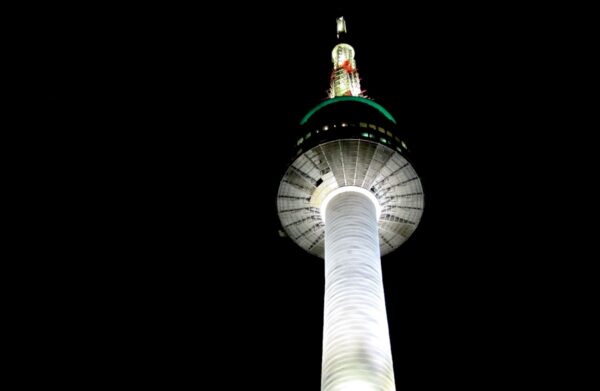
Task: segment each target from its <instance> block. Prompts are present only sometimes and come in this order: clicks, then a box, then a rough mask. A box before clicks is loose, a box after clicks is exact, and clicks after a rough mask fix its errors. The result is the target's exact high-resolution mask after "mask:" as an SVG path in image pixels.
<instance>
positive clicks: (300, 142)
mask: <svg viewBox="0 0 600 391" xmlns="http://www.w3.org/2000/svg"><path fill="white" fill-rule="evenodd" d="M303 142H304V137H300V138H299V139H298V142H297V143H296V145H300V144H302V143H303Z"/></svg>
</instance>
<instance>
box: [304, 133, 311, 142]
mask: <svg viewBox="0 0 600 391" xmlns="http://www.w3.org/2000/svg"><path fill="white" fill-rule="evenodd" d="M310 135H311V133H310V132H308V133H306V136H304V137H305V138H306V139H307V140H308V139H309V138H310Z"/></svg>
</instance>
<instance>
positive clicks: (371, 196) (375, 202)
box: [320, 186, 381, 222]
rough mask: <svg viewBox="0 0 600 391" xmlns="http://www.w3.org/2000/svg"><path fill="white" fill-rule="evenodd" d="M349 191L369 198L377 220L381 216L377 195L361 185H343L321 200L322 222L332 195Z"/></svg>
mask: <svg viewBox="0 0 600 391" xmlns="http://www.w3.org/2000/svg"><path fill="white" fill-rule="evenodd" d="M349 191H353V192H356V193H360V194H364V195H366V196H367V198H369V199H370V200H371V202H373V205H375V211H376V216H377V220H379V217H380V216H381V205H379V201H378V200H377V197H375V194H373V193H371V192H370V191H369V190H367V189H364V188H362V187H358V186H343V187H338V188H337V189H335V190H333V191H332V192H331V193H329V194H327V197H325V198H324V199H323V202H322V203H321V207H320V210H321V218H322V219H323V222H325V213H326V211H327V205H328V204H329V202H330V201H331V200H332V199H333V197H335V196H336V195H338V194H340V193H346V192H349Z"/></svg>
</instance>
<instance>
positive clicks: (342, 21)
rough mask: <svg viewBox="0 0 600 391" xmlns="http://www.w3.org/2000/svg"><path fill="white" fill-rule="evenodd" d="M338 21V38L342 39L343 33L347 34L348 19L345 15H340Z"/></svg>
mask: <svg viewBox="0 0 600 391" xmlns="http://www.w3.org/2000/svg"><path fill="white" fill-rule="evenodd" d="M336 23H337V37H338V39H340V36H341V35H342V34H346V33H347V31H346V20H345V19H344V17H343V16H340V17H339V18H337V19H336Z"/></svg>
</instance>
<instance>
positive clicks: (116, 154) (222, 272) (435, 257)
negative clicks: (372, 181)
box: [38, 5, 555, 390]
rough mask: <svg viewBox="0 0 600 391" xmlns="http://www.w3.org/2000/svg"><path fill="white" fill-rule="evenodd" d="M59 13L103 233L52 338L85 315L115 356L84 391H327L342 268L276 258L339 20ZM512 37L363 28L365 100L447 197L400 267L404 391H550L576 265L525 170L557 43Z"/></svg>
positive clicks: (254, 11)
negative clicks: (279, 205)
mask: <svg viewBox="0 0 600 391" xmlns="http://www.w3.org/2000/svg"><path fill="white" fill-rule="evenodd" d="M51 11H52V12H53V13H52V15H53V16H54V15H56V16H55V17H51V18H47V19H46V20H45V21H44V23H43V24H41V25H40V26H42V27H40V30H42V31H44V34H43V35H42V36H41V38H40V40H41V45H40V49H39V52H38V53H39V56H40V61H41V62H42V63H43V64H44V66H43V67H41V69H40V72H41V77H40V88H39V90H40V94H39V100H40V103H41V105H42V106H44V108H45V110H43V111H42V114H43V116H44V117H45V118H46V119H47V121H48V124H50V125H51V126H50V128H51V129H54V133H53V137H56V139H58V140H59V144H60V148H59V149H58V151H59V152H60V153H59V154H60V155H63V156H64V153H67V154H69V156H71V154H72V156H73V157H76V158H74V159H72V160H69V161H68V162H66V163H64V166H63V165H62V164H61V167H64V168H65V170H66V171H63V173H62V174H61V180H60V181H59V182H60V183H61V184H63V182H64V184H65V186H69V188H71V186H75V187H76V188H77V189H78V190H77V194H81V195H82V196H81V197H78V199H79V200H80V199H84V200H85V201H83V202H82V204H81V205H80V206H79V207H78V210H80V216H78V217H77V219H76V220H77V221H78V222H81V224H82V226H86V227H87V226H89V225H90V222H91V223H92V225H93V226H94V229H93V231H91V232H90V233H89V234H88V235H86V234H83V235H82V234H81V232H79V233H77V235H76V237H77V238H78V242H79V243H81V248H79V249H78V250H76V251H75V254H70V255H78V258H79V261H78V263H77V264H76V265H77V267H73V265H74V264H73V263H71V260H70V259H69V260H65V261H64V263H61V264H60V265H59V266H58V267H57V269H59V270H60V271H61V272H58V273H59V274H60V275H61V278H60V279H59V281H61V282H60V283H59V284H57V286H56V287H55V288H53V289H58V290H59V291H61V292H62V293H61V294H60V299H57V300H56V301H57V302H60V303H61V304H60V308H61V310H57V311H50V312H49V314H50V315H49V316H50V317H52V318H53V319H55V320H56V322H58V323H61V322H63V321H64V319H65V318H64V317H65V316H76V317H77V318H78V319H79V320H78V324H80V325H81V328H79V329H78V330H77V331H73V332H74V333H79V334H81V336H80V338H79V339H78V340H79V341H80V342H79V345H78V347H77V349H73V350H76V351H77V352H80V354H82V355H85V356H87V355H88V354H90V352H91V353H92V354H93V353H94V352H97V353H98V356H97V357H102V358H100V359H95V360H94V363H93V364H92V363H90V364H89V365H86V364H81V363H78V364H76V365H77V367H81V369H80V371H81V373H83V374H86V375H85V376H83V377H84V380H82V381H83V383H82V384H95V383H104V382H107V383H109V384H112V383H114V382H115V381H116V379H117V378H118V377H119V376H121V375H125V377H126V378H127V379H128V383H130V384H136V383H138V382H144V383H148V384H153V383H155V382H156V383H161V384H168V385H170V386H172V388H175V386H174V385H173V383H178V382H186V383H191V384H192V385H193V386H194V387H197V388H198V387H199V388H200V389H203V388H204V387H206V386H207V383H208V382H209V379H210V382H213V381H216V382H220V383H221V384H222V385H221V386H220V387H216V389H235V388H237V387H236V386H234V385H233V383H236V384H237V383H238V382H242V383H246V384H247V387H248V388H250V387H252V388H258V389H263V390H271V389H272V390H287V389H302V390H314V389H318V387H319V382H320V365H321V362H320V360H321V340H322V335H321V332H322V310H323V286H324V279H323V264H322V261H321V260H319V259H317V258H314V257H312V256H310V255H308V254H306V253H303V252H302V250H300V249H299V248H297V247H296V246H295V245H294V244H293V243H292V242H291V241H289V240H288V239H282V238H280V237H279V236H278V233H277V232H278V228H279V226H278V221H277V216H276V209H275V196H276V192H277V187H278V183H279V179H280V177H281V175H282V174H283V173H284V170H285V167H286V166H285V164H286V161H287V158H288V157H289V156H291V153H292V149H291V142H293V140H294V139H295V133H294V130H295V126H296V124H297V122H298V121H299V119H300V118H302V116H303V115H304V114H305V113H306V111H308V110H309V109H310V108H311V107H312V106H314V105H315V104H317V103H318V102H319V101H320V100H321V99H323V98H324V97H325V93H326V89H327V84H328V80H329V72H330V66H331V65H330V57H329V56H330V52H331V49H332V47H333V43H334V38H335V17H336V16H337V14H338V11H337V10H336V9H323V8H322V6H316V5H314V6H312V5H303V6H300V5H295V6H290V8H289V9H286V10H283V9H281V10H279V9H271V8H270V9H268V10H267V9H264V10H261V9H260V7H257V6H255V5H253V6H249V5H247V6H242V7H241V8H239V7H232V10H230V11H226V10H218V11H217V10H214V9H209V8H206V9H202V7H200V8H199V9H194V10H190V9H184V8H182V9H175V8H170V9H164V8H151V7H148V6H146V7H144V8H139V9H102V10H101V9H97V10H80V12H79V11H77V10H75V11H73V10H69V12H67V10H57V9H52V10H51ZM467 11H468V13H467ZM473 12H476V15H477V17H472V16H471V15H472V13H473ZM508 14H509V15H511V17H510V18H508V19H507V18H504V17H503V16H505V15H507V12H506V10H503V9H491V10H490V9H486V10H483V9H482V10H473V9H471V10H460V9H456V8H454V9H435V8H433V6H431V7H429V6H427V7H425V6H423V7H420V8H419V7H414V6H406V5H399V6H398V8H397V9H396V8H394V9H390V8H388V7H381V8H376V9H365V8H361V9H358V8H351V7H347V8H346V10H345V12H344V15H346V19H347V23H348V28H349V31H350V34H351V36H352V38H353V44H354V47H355V49H356V51H357V56H356V60H357V63H358V70H359V72H360V75H361V78H362V80H363V81H362V86H363V88H364V89H366V90H367V94H368V95H369V96H370V97H372V98H374V99H375V100H377V101H378V102H379V103H381V104H382V105H383V106H384V107H386V108H387V109H388V110H389V111H391V112H392V113H393V114H394V115H395V117H396V118H397V119H398V122H399V123H400V126H402V127H403V128H404V129H406V130H407V132H408V133H409V137H410V142H409V147H411V148H412V151H413V153H414V156H415V167H416V169H417V171H418V173H419V174H420V175H421V177H422V182H423V186H424V191H425V197H426V198H425V203H426V204H425V211H424V215H423V219H422V221H421V224H420V226H419V228H418V229H417V231H416V232H415V234H414V235H413V236H412V237H411V239H410V240H409V241H408V242H407V243H405V244H404V245H403V246H402V248H400V249H399V250H397V251H396V252H394V253H393V254H391V255H389V256H386V257H384V258H383V270H384V287H385V291H386V300H387V309H388V316H389V324H390V333H391V340H392V347H393V357H394V365H395V376H396V383H397V385H398V388H399V389H401V388H404V389H415V390H416V389H429V388H431V387H439V386H441V385H455V386H459V387H461V388H463V389H481V388H484V389H489V388H490V387H492V386H500V385H508V384H514V382H515V381H516V380H515V379H517V378H519V377H520V376H521V375H524V374H525V375H531V373H532V372H535V373H539V374H540V376H550V375H549V374H547V373H545V372H544V369H541V368H538V367H535V368H534V366H535V365H533V364H532V361H535V360H536V359H537V357H536V356H537V355H539V354H540V349H542V350H543V349H548V347H547V345H545V344H544V343H543V340H544V339H545V338H546V337H547V335H546V334H545V331H544V327H543V326H542V325H541V324H540V321H539V320H538V318H537V317H538V313H545V311H547V308H548V307H549V306H551V305H553V304H552V303H554V299H553V298H551V299H548V297H547V296H544V295H542V293H541V292H542V291H544V289H543V288H545V287H547V286H548V284H551V282H550V281H547V280H546V276H548V275H554V273H555V271H554V268H555V265H553V264H551V263H550V264H548V263H545V264H544V265H543V267H542V265H541V262H542V260H541V259H539V258H538V257H536V251H538V249H539V248H540V247H541V243H542V242H543V240H541V241H540V240H539V239H533V238H532V237H531V236H530V231H532V230H535V229H537V227H538V224H539V221H538V220H537V214H538V213H539V211H538V210H537V209H536V205H537V204H538V201H539V199H538V195H537V193H535V192H532V191H531V189H532V188H535V187H536V185H537V181H540V180H541V179H540V177H539V176H538V175H537V173H538V164H541V163H536V162H534V163H533V164H528V165H527V166H525V167H524V166H523V165H522V162H523V159H524V156H525V155H529V154H532V153H534V152H535V148H536V146H535V142H534V140H536V136H535V133H536V132H538V131H539V129H537V128H536V127H535V126H533V125H532V123H533V118H534V117H535V114H532V113H535V112H536V110H538V108H537V107H535V105H534V104H533V103H532V101H533V99H534V97H535V94H534V93H533V90H534V89H537V87H539V80H538V77H539V76H538V74H537V73H536V72H535V70H534V69H533V66H532V65H530V62H529V60H530V59H531V56H532V50H534V49H532V48H531V46H530V45H529V43H530V42H532V41H534V40H535V39H536V35H535V34H524V32H525V31H526V30H527V27H526V24H525V25H524V24H523V21H522V20H520V18H519V17H518V16H515V14H518V13H514V14H513V13H511V12H508ZM536 42H537V47H539V45H540V43H539V41H536ZM541 45H543V40H542V43H541ZM536 93H539V91H536ZM45 137H48V136H45ZM56 139H54V140H53V141H54V142H56ZM532 151H533V152H532ZM81 161H83V162H85V164H80V163H79V162H81ZM74 184H75V185H74ZM59 187H60V186H59ZM77 202H81V201H77ZM534 215H535V216H534ZM75 230H77V229H75ZM517 249H518V250H517ZM517 252H518V253H519V254H520V255H519V257H515V253H517ZM68 258H70V257H68ZM76 258H77V257H76ZM52 270H53V272H56V269H55V268H53V269H52ZM77 292H81V294H79V293H77ZM74 314H75V315H74ZM69 330H71V329H69ZM81 330H84V331H81ZM65 338H66V339H69V340H70V339H71V338H72V336H71V335H67V336H66V337H65ZM68 351H72V350H71V348H68ZM74 365H75V364H74ZM117 375H118V376H117ZM56 376H58V375H56ZM282 384H283V386H282ZM492 388H493V387H492Z"/></svg>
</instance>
